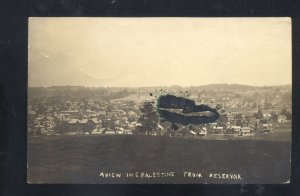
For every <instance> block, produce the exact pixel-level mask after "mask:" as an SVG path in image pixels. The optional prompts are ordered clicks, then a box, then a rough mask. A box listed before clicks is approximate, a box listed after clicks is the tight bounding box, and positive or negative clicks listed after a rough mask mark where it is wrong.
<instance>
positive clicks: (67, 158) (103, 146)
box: [27, 17, 292, 184]
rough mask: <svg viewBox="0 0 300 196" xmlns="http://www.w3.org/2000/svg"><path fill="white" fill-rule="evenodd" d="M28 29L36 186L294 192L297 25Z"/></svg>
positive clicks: (192, 21)
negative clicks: (276, 188)
mask: <svg viewBox="0 0 300 196" xmlns="http://www.w3.org/2000/svg"><path fill="white" fill-rule="evenodd" d="M28 24H29V33H28V117H27V126H28V127H27V132H28V145H27V181H28V183H33V184H39V183H46V184H48V183H50V184H63V183H68V184H72V183H74V184H125V183H126V184H130V183H138V184H146V183H151V184H153V183H155V184H164V183H168V184H169V183H176V184H189V183H193V184H204V183H205V184H207V183H222V184H223V183H225V184H241V183H243V184H251V183H255V184H260V183H263V184H284V183H289V182H290V170H291V131H292V126H291V124H292V122H291V119H292V58H291V55H292V50H291V19H290V18H286V17H273V18H55V17H50V18H34V17H33V18H29V22H28Z"/></svg>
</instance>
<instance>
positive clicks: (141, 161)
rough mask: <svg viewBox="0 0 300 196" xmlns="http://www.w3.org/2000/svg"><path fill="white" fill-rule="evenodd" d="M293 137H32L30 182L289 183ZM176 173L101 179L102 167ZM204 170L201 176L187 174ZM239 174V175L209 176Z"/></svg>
mask: <svg viewBox="0 0 300 196" xmlns="http://www.w3.org/2000/svg"><path fill="white" fill-rule="evenodd" d="M290 147H291V143H290V142H285V141H253V140H199V139H189V138H170V137H157V136H142V135H127V136H125V135H114V136H90V135H80V136H40V137H29V138H28V182H30V183H285V182H287V181H288V180H289V175H290ZM102 171H104V172H120V173H122V174H125V173H126V172H175V176H174V177H172V178H125V177H123V176H124V175H122V177H121V178H100V177H99V173H100V172H102ZM184 172H198V173H199V172H200V173H202V174H203V177H202V178H185V177H184V176H183V173H184ZM210 173H221V174H222V173H225V174H228V173H235V174H240V175H241V177H242V179H241V180H232V179H218V178H210V177H209V175H210Z"/></svg>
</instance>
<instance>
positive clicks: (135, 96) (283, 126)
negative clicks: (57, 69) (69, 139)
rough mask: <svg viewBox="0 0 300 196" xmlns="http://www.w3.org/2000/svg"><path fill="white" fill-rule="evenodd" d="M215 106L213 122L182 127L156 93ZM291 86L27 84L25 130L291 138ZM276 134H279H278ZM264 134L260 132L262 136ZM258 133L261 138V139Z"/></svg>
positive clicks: (44, 132) (32, 132) (29, 131)
mask: <svg viewBox="0 0 300 196" xmlns="http://www.w3.org/2000/svg"><path fill="white" fill-rule="evenodd" d="M169 94H170V95H175V96H180V97H184V98H188V99H190V100H193V101H194V102H195V104H196V105H207V106H209V107H211V108H217V109H218V112H219V113H220V118H219V119H217V120H216V121H215V122H211V123H204V124H189V125H182V124H177V123H174V122H169V121H167V120H166V119H164V118H161V116H160V115H159V113H158V112H157V108H156V101H157V99H158V98H159V97H160V96H161V95H169ZM291 95H292V91H291V85H283V86H263V87H254V86H246V85H237V84H232V85H230V84H212V85H203V86H191V87H180V86H170V87H140V88H112V87H111V88H104V87H99V88H95V87H80V86H77V87H76V86H62V87H29V89H28V134H29V135H31V136H38V135H48V136H52V135H78V134H79V135H80V134H84V135H120V134H121V135H123V134H126V135H133V134H143V135H153V136H171V137H192V138H202V139H203V138H204V139H205V138H211V139H214V138H222V139H224V138H227V139H228V138H264V139H268V137H270V138H274V135H276V134H277V135H278V138H277V139H278V140H280V139H281V138H287V136H286V135H284V134H282V133H287V134H289V136H290V132H291V120H292V100H291ZM279 133H280V134H279ZM262 135H263V136H262ZM261 136H262V137H261Z"/></svg>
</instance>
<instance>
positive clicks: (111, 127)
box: [28, 97, 289, 137]
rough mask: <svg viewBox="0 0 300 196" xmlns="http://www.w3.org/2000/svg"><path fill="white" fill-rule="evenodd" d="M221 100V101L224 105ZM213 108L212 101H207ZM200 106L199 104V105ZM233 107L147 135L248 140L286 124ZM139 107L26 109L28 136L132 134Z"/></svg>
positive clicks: (125, 104) (127, 104) (160, 127)
mask: <svg viewBox="0 0 300 196" xmlns="http://www.w3.org/2000/svg"><path fill="white" fill-rule="evenodd" d="M228 100H229V98H227V97H225V98H224V100H223V101H225V102H226V101H228ZM210 103H211V104H214V103H215V101H211V102H210ZM201 104H202V103H201ZM248 105H249V104H248V103H246V104H244V105H243V107H235V105H234V106H232V105H230V106H229V105H228V104H227V105H226V104H225V106H226V107H225V110H226V112H223V113H221V117H220V119H218V121H217V122H214V123H209V124H202V125H199V126H194V127H193V128H190V127H188V126H179V129H178V130H177V131H174V130H173V129H172V128H171V127H172V126H171V125H168V124H164V123H161V122H158V123H157V130H153V131H150V132H147V133H146V134H149V135H169V134H170V135H179V136H182V135H187V134H190V135H197V136H201V137H202V136H206V135H208V134H235V135H240V136H249V135H253V134H254V133H271V132H272V130H273V127H274V124H277V123H287V122H289V120H287V118H286V116H285V115H281V114H280V113H279V112H277V116H276V119H272V116H271V111H267V112H265V113H264V114H263V118H261V119H257V118H256V117H255V116H254V114H255V113H256V112H257V108H253V107H249V106H248ZM141 107H142V103H140V102H134V101H118V102H108V101H103V102H95V101H92V100H88V101H86V103H83V102H82V101H67V102H66V103H65V104H64V105H63V106H62V105H57V104H55V105H48V106H46V110H45V111H44V112H43V113H38V112H37V109H36V108H37V107H36V106H32V105H29V106H28V132H29V133H30V134H42V135H56V134H91V135H97V134H106V135H117V134H135V133H137V129H138V128H139V127H140V126H142V125H141V123H140V122H139V118H140V115H141V110H140V109H141Z"/></svg>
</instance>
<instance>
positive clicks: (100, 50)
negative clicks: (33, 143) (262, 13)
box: [28, 17, 292, 87]
mask: <svg viewBox="0 0 300 196" xmlns="http://www.w3.org/2000/svg"><path fill="white" fill-rule="evenodd" d="M291 60H292V58H291V20H290V18H286V17H284V18H283V17H282V18H55V17H53V18H51V17H50V18H48V17H47V18H39V17H31V18H29V33H28V85H29V86H30V87H33V86H65V85H71V86H93V87H144V86H171V85H180V86H191V85H192V86H198V85H205V84H220V83H228V84H245V85H254V86H265V85H284V84H291V75H292V71H291V70H292V69H291V68H292V61H291Z"/></svg>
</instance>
